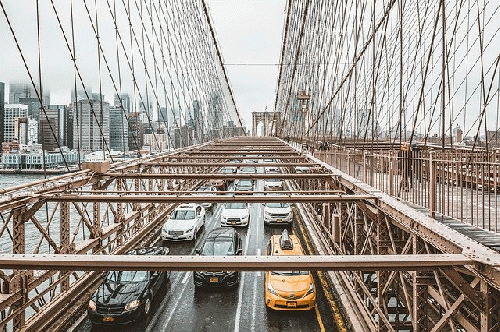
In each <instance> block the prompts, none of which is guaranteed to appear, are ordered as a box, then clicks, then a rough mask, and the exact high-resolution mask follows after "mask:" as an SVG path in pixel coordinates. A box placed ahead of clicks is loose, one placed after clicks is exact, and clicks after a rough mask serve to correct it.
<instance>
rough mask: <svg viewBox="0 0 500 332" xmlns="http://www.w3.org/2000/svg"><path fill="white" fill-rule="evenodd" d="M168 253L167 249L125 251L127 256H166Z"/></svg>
mask: <svg viewBox="0 0 500 332" xmlns="http://www.w3.org/2000/svg"><path fill="white" fill-rule="evenodd" d="M169 251H170V250H169V249H168V248H167V247H144V248H136V249H132V250H129V251H127V255H146V256H154V255H166V254H168V253H169Z"/></svg>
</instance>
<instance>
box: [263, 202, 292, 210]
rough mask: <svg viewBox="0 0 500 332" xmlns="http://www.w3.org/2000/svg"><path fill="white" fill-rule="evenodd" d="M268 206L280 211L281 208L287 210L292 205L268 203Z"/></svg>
mask: <svg viewBox="0 0 500 332" xmlns="http://www.w3.org/2000/svg"><path fill="white" fill-rule="evenodd" d="M266 206H267V207H269V208H274V209H279V208H287V207H289V206H290V204H288V203H267V204H266Z"/></svg>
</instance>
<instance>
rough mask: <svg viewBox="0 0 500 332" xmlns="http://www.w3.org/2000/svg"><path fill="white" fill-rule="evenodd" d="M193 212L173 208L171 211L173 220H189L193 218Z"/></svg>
mask: <svg viewBox="0 0 500 332" xmlns="http://www.w3.org/2000/svg"><path fill="white" fill-rule="evenodd" d="M194 217H195V213H194V211H193V210H175V211H174V213H172V219H175V220H189V219H194Z"/></svg>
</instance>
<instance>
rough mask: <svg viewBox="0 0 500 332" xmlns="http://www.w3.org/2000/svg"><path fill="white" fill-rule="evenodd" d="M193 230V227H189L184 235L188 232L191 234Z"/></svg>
mask: <svg viewBox="0 0 500 332" xmlns="http://www.w3.org/2000/svg"><path fill="white" fill-rule="evenodd" d="M193 229H194V226H193V227H191V228H190V229H188V230H187V231H185V232H184V233H189V232H191V231H192V230H193Z"/></svg>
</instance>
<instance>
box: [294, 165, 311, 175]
mask: <svg viewBox="0 0 500 332" xmlns="http://www.w3.org/2000/svg"><path fill="white" fill-rule="evenodd" d="M309 172H311V168H310V167H308V166H295V173H299V174H300V173H309Z"/></svg>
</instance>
